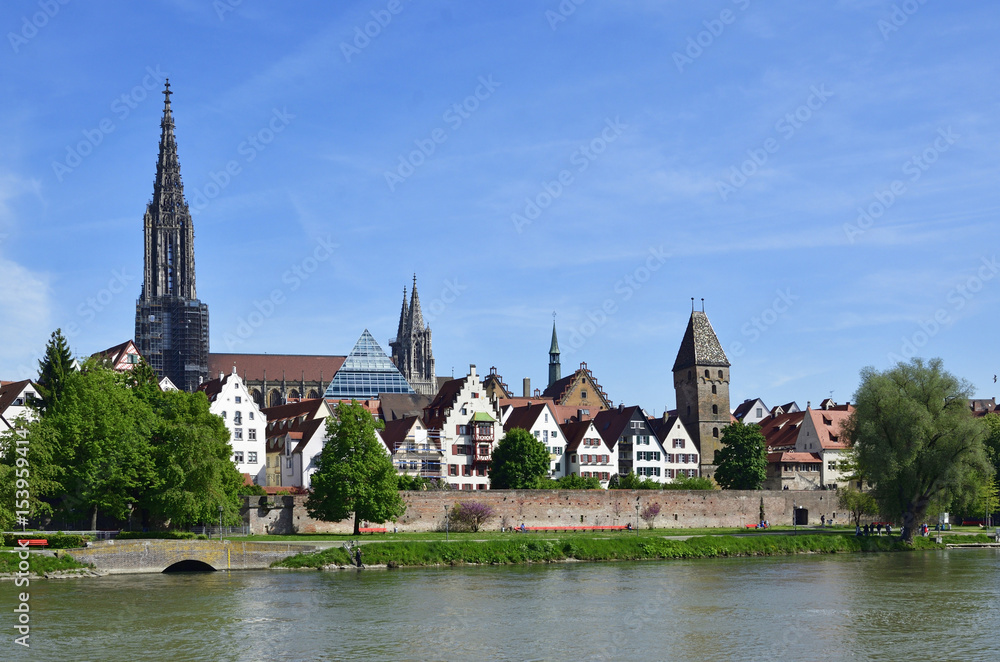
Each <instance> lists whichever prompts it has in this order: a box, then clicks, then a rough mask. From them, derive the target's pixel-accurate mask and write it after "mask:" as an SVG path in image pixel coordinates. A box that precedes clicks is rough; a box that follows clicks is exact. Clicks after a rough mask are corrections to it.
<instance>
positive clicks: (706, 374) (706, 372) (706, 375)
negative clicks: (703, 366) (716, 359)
mask: <svg viewBox="0 0 1000 662" xmlns="http://www.w3.org/2000/svg"><path fill="white" fill-rule="evenodd" d="M705 379H708V370H706V371H705Z"/></svg>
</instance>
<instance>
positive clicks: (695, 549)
mask: <svg viewBox="0 0 1000 662" xmlns="http://www.w3.org/2000/svg"><path fill="white" fill-rule="evenodd" d="M944 548H945V545H944V544H937V543H935V542H934V541H933V539H930V538H917V539H915V540H914V544H913V545H907V544H905V543H903V542H901V541H900V540H898V539H896V538H892V539H890V538H879V537H874V538H872V537H867V538H866V537H856V536H854V535H829V534H827V535H799V536H796V535H791V536H787V535H786V536H774V535H771V536H751V537H737V536H702V537H695V538H689V539H687V540H670V539H665V538H650V537H636V538H626V537H616V538H585V537H569V538H563V539H561V540H555V541H553V540H532V539H530V538H517V539H506V540H487V541H468V540H466V541H456V542H451V543H448V542H386V543H376V542H372V543H368V544H366V545H364V546H363V547H362V548H361V549H362V561H363V562H364V563H365V564H366V565H372V566H385V567H388V568H402V567H421V566H437V565H464V564H478V565H506V564H518V563H552V562H560V561H647V560H648V561H655V560H670V559H707V558H720V557H721V558H725V557H747V556H785V555H790V554H848V553H860V552H904V551H913V550H928V549H944ZM350 565H352V559H351V558H350V557H349V554H348V551H347V550H346V549H344V548H343V547H331V548H329V549H325V550H322V551H319V552H312V553H308V554H297V555H295V556H291V557H289V558H287V559H284V560H282V561H278V562H276V563H274V564H272V566H271V567H272V568H289V569H302V568H315V569H322V568H324V567H331V566H333V567H339V566H350Z"/></svg>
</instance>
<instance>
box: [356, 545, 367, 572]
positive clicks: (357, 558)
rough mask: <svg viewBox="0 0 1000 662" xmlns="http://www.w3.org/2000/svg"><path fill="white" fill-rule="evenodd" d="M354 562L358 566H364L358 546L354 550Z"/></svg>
mask: <svg viewBox="0 0 1000 662" xmlns="http://www.w3.org/2000/svg"><path fill="white" fill-rule="evenodd" d="M354 563H355V564H356V565H357V566H358V567H359V568H363V567H365V564H364V563H362V562H361V548H360V547H358V548H357V549H356V550H354Z"/></svg>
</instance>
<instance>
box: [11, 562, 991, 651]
mask: <svg viewBox="0 0 1000 662" xmlns="http://www.w3.org/2000/svg"><path fill="white" fill-rule="evenodd" d="M998 570H1000V554H998V552H997V550H952V551H948V552H937V553H914V554H892V555H851V556H807V557H794V558H773V559H736V560H710V561H671V562H646V563H605V564H589V563H571V564H551V565H539V566H523V567H482V568H433V569H420V570H396V571H376V570H368V571H361V572H357V571H353V570H352V571H345V572H334V573H318V572H267V571H260V572H235V573H225V572H218V573H211V574H208V573H206V574H200V573H199V574H175V575H131V576H115V577H104V578H100V579H90V580H73V581H69V580H67V581H55V580H51V581H38V582H34V583H33V584H32V585H31V587H30V591H31V610H32V611H31V619H32V631H31V635H32V636H31V642H32V648H31V650H30V652H28V651H18V650H14V651H13V655H10V656H8V654H7V653H8V651H10V650H11V648H12V647H11V646H9V645H7V644H4V648H3V651H4V653H3V655H0V659H12V658H18V657H21V656H22V655H23V654H24V653H28V655H27V656H24V658H23V659H46V660H96V659H102V660H130V661H131V660H191V661H195V660H213V661H214V660H269V661H272V660H339V659H343V660H492V659H503V660H603V659H607V660H614V659H634V658H636V657H639V656H641V657H642V658H645V659H648V660H660V659H683V660H709V659H726V660H728V659H740V660H844V659H884V660H900V659H907V658H919V659H939V658H948V659H963V660H971V659H983V660H995V659H997V658H998V657H1000V645H998V644H997V643H996V642H997V641H998V639H997V634H996V633H998V632H1000V575H998V572H997V571H998ZM19 590H23V589H15V587H14V586H13V583H12V582H0V604H2V605H11V606H13V604H14V596H15V594H16V592H17V591H19ZM4 612H5V613H7V614H8V615H9V614H10V613H11V612H10V610H9V609H7V608H4ZM7 618H9V617H5V621H6V619H7ZM8 641H9V639H8ZM14 648H19V647H14Z"/></svg>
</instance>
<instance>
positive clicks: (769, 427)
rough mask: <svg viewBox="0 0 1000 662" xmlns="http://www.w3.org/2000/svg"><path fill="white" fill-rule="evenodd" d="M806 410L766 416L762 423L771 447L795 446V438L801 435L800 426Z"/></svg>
mask: <svg viewBox="0 0 1000 662" xmlns="http://www.w3.org/2000/svg"><path fill="white" fill-rule="evenodd" d="M805 416H806V413H805V412H804V411H797V412H795V413H794V414H781V415H780V416H776V417H773V418H765V419H764V420H763V421H761V422H760V423H759V424H758V425H760V430H761V432H763V433H764V439H766V440H767V447H768V448H769V449H772V448H773V449H777V448H794V447H795V440H796V439H798V437H799V428H800V427H801V426H802V421H803V419H805Z"/></svg>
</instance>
